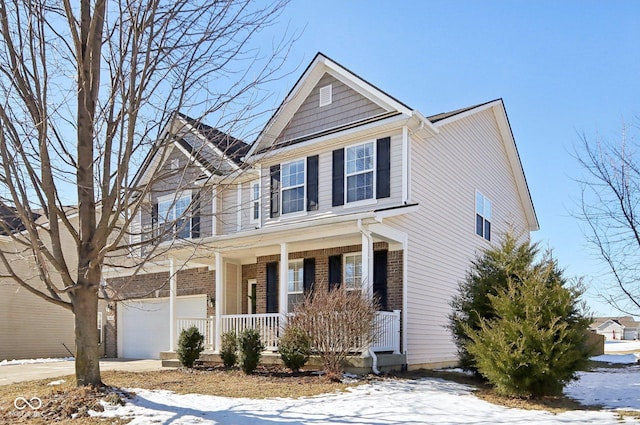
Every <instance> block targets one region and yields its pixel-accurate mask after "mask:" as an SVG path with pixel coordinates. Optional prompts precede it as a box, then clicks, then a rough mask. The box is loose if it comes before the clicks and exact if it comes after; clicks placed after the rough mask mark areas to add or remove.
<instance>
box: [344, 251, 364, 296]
mask: <svg viewBox="0 0 640 425" xmlns="http://www.w3.org/2000/svg"><path fill="white" fill-rule="evenodd" d="M348 257H360V286H359V287H357V288H348V287H347V258H348ZM362 267H363V265H362V252H361V251H358V252H347V253H344V254H342V286H343V287H344V289H345V291H361V290H362V284H363V282H362Z"/></svg>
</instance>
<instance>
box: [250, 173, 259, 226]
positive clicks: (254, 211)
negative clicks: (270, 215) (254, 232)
mask: <svg viewBox="0 0 640 425" xmlns="http://www.w3.org/2000/svg"><path fill="white" fill-rule="evenodd" d="M250 214H251V218H250V219H249V222H250V223H258V222H259V221H260V182H259V181H257V180H256V181H253V182H251V212H250Z"/></svg>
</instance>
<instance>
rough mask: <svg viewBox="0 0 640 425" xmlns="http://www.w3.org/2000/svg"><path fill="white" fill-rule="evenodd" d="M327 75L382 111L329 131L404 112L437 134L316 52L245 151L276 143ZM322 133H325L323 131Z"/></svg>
mask: <svg viewBox="0 0 640 425" xmlns="http://www.w3.org/2000/svg"><path fill="white" fill-rule="evenodd" d="M326 74H329V75H330V76H331V77H333V78H335V79H337V80H338V81H340V82H342V83H344V84H345V85H346V86H348V87H349V88H350V89H352V90H354V91H355V92H357V93H358V94H360V95H362V96H363V97H364V98H366V99H368V100H369V101H371V102H372V103H374V104H376V105H378V106H379V107H380V108H381V110H382V112H381V113H379V114H377V115H376V116H373V117H366V118H363V119H362V120H361V121H356V122H353V123H347V124H345V125H344V126H341V127H338V128H333V129H331V131H332V132H337V131H341V130H344V129H347V128H353V127H355V126H359V125H364V124H368V123H371V122H372V121H376V120H383V119H385V118H389V117H390V116H394V115H404V116H405V117H406V118H412V117H413V118H416V119H417V120H419V121H420V122H421V124H422V126H423V128H426V129H427V130H428V131H430V132H432V133H433V134H435V133H437V129H435V128H434V127H433V125H432V124H431V122H429V121H428V120H427V119H426V118H424V117H423V116H422V115H421V114H420V113H419V112H417V111H415V110H413V109H412V108H410V107H409V106H407V105H406V104H404V103H403V102H400V101H399V100H397V99H396V98H394V97H393V96H391V95H389V94H387V93H386V92H384V91H382V90H380V89H379V88H378V87H376V86H375V85H373V84H371V83H369V82H368V81H366V80H364V79H362V78H361V77H359V76H358V75H357V74H355V73H354V72H352V71H351V70H349V69H347V68H345V67H344V66H342V65H340V64H339V63H337V62H335V61H333V60H332V59H330V58H329V57H327V56H326V55H324V54H323V53H320V52H318V53H317V54H316V56H315V57H314V58H313V60H312V61H311V63H310V64H309V65H308V66H307V68H306V69H305V70H304V72H303V73H302V75H301V76H300V78H299V79H298V81H296V83H295V84H294V86H293V88H292V89H291V90H290V91H289V93H288V94H287V96H286V97H285V99H284V100H283V101H282V103H281V104H280V106H279V107H278V109H277V110H276V111H275V113H274V114H273V115H272V116H271V118H270V119H269V121H268V122H267V124H266V125H265V127H264V128H263V130H262V131H261V133H260V134H259V135H258V138H257V139H256V141H255V142H254V143H253V144H252V146H251V149H250V150H249V151H248V153H247V156H250V155H254V154H256V153H261V152H264V151H266V150H267V149H269V148H270V147H272V146H273V145H274V144H275V142H276V139H277V138H278V136H280V134H281V133H282V131H283V129H284V128H285V127H286V126H287V124H288V123H289V121H290V120H291V118H292V117H293V116H294V114H295V113H296V112H297V111H298V109H299V107H300V106H301V105H302V103H303V102H304V101H305V100H306V99H307V97H308V96H309V95H310V93H311V91H312V90H313V89H314V88H315V87H316V85H317V84H318V82H319V81H320V79H321V78H322V77H323V76H325V75H326ZM323 133H326V131H325V132H323ZM317 136H318V134H314V135H313V137H317ZM309 137H311V135H305V137H301V138H300V139H296V140H293V141H292V140H289V141H285V143H283V144H278V146H285V145H291V144H294V143H297V142H298V140H303V139H309Z"/></svg>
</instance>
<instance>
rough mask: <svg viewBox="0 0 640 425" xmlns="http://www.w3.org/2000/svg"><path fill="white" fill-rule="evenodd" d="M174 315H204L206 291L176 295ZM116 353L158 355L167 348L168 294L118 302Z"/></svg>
mask: <svg viewBox="0 0 640 425" xmlns="http://www.w3.org/2000/svg"><path fill="white" fill-rule="evenodd" d="M176 317H192V318H205V317H207V298H206V295H196V296H188V297H178V298H177V299H176ZM117 320H118V321H117V323H118V357H121V358H127V359H158V358H160V352H162V351H168V350H169V298H153V299H138V300H127V301H121V302H119V303H118V319H117Z"/></svg>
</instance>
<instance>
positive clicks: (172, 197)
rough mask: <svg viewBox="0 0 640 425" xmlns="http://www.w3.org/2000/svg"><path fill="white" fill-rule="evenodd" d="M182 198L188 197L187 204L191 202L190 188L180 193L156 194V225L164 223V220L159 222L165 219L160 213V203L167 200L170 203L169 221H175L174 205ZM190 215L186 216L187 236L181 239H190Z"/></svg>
mask: <svg viewBox="0 0 640 425" xmlns="http://www.w3.org/2000/svg"><path fill="white" fill-rule="evenodd" d="M183 198H189V204H191V201H192V200H193V197H192V193H191V189H187V190H183V191H182V192H181V193H180V194H177V193H170V194H168V195H163V196H158V198H157V199H156V202H157V203H158V223H157V225H158V226H160V224H162V223H164V222H162V223H161V220H164V219H165V218H164V217H163V216H161V215H160V204H162V203H167V202H169V203H170V204H171V206H170V211H173V219H171V220H169V221H170V222H175V221H176V220H177V217H176V214H175V210H176V205H177V204H178V202H179V201H180V200H181V199H183ZM191 217H192V215H191V214H189V216H188V220H189V237H187V238H182V239H191ZM185 218H187V217H185ZM176 236H177V235H176Z"/></svg>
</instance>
